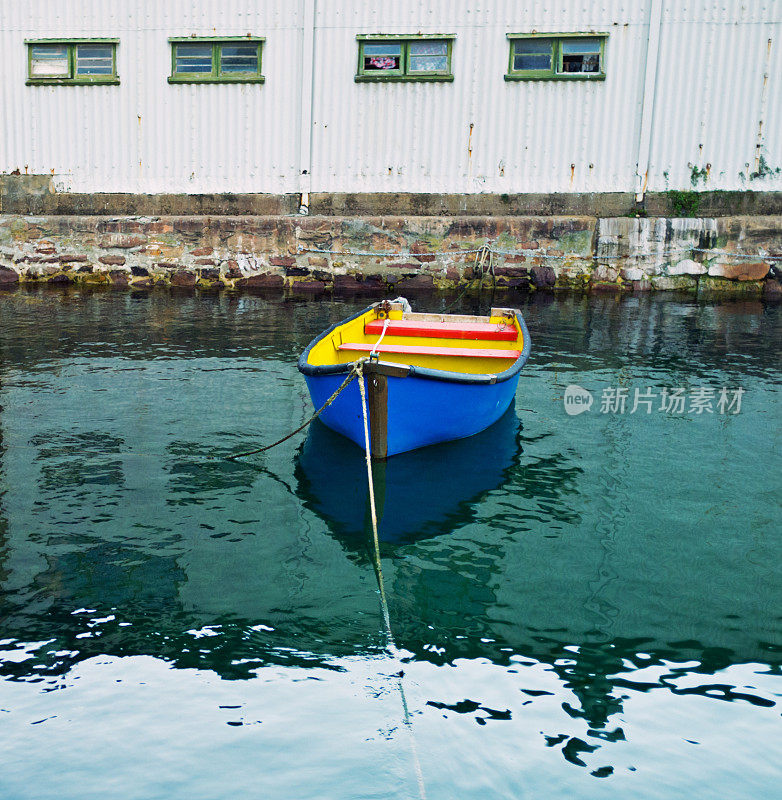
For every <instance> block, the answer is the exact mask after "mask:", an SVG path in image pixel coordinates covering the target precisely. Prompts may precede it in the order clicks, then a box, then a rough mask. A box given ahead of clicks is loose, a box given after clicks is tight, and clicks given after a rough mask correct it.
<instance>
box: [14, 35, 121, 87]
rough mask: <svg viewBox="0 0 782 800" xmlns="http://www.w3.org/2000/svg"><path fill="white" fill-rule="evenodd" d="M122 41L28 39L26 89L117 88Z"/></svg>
mask: <svg viewBox="0 0 782 800" xmlns="http://www.w3.org/2000/svg"><path fill="white" fill-rule="evenodd" d="M118 43H119V39H28V40H27V41H25V44H26V45H27V81H26V82H27V85H28V86H31V85H35V84H48V85H58V84H60V85H64V86H71V85H80V84H117V83H119V76H118V75H117V44H118Z"/></svg>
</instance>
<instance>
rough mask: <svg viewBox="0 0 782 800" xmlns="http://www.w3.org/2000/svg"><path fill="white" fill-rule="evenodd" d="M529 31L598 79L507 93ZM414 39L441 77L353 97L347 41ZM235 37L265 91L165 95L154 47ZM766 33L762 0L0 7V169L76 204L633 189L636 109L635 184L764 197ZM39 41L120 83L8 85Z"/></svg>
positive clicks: (372, 88)
mask: <svg viewBox="0 0 782 800" xmlns="http://www.w3.org/2000/svg"><path fill="white" fill-rule="evenodd" d="M313 7H314V10H315V13H314V14H308V13H307V11H308V9H309V10H310V11H311V10H312V8H313ZM655 8H658V9H659V12H660V14H661V18H660V20H659V23H658V26H659V31H660V47H659V55H658V57H657V59H656V60H655V63H651V64H649V69H654V70H656V81H655V84H654V91H653V96H652V97H647V98H644V97H643V92H644V82H645V76H646V69H647V63H646V60H647V59H646V55H647V41H648V37H649V30H650V15H651V14H653V13H655ZM309 19H314V25H315V31H314V36H313V34H312V31H310V30H305V28H306V27H307V25H308V24H309V23H308V22H307V20H309ZM652 22H653V23H654V20H652ZM531 31H538V32H543V31H551V32H560V33H566V32H574V31H599V32H606V33H608V34H609V37H608V43H607V46H606V71H607V77H606V80H605V81H600V82H590V81H572V82H569V81H542V82H535V81H523V82H506V81H505V80H504V79H503V75H504V74H505V72H506V70H507V62H508V41H507V38H506V34H507V33H509V32H531ZM419 32H421V33H426V32H429V33H453V34H454V35H455V36H456V40H455V43H454V50H453V62H452V67H453V73H454V76H455V79H454V81H453V83H389V84H382V83H356V82H354V80H353V76H354V74H355V71H356V62H357V44H356V35H357V34H361V33H419ZM246 33H251V34H253V35H257V36H265V37H266V43H265V45H264V50H263V74H264V75H265V77H266V82H265V83H264V84H238V85H224V84H212V85H209V84H207V85H170V84H168V83H167V81H166V78H167V76H168V74H169V72H170V47H169V44H168V37H170V36H182V35H190V34H198V35H212V36H215V35H226V36H230V35H242V34H246ZM780 34H782V0H766V1H764V0H756V2H753V3H746V2H741V0H722V2H718V0H661V1H660V0H658V2H657V3H656V4H655V0H635V1H632V2H631V0H602V2H597V3H595V2H589V1H588V0H546V2H542V0H529V2H525V3H520V2H518V0H432V2H429V3H426V4H421V3H420V2H416V1H415V0H397V2H396V3H388V4H382V5H381V4H374V3H366V2H362V1H361V0H286V2H283V0H266V2H264V3H258V2H257V0H168V1H167V2H165V3H161V2H159V0H135V2H132V3H128V2H125V1H124V0H59V2H57V3H54V2H49V0H28V2H25V3H20V2H16V0H0V65H1V66H0V113H1V114H2V122H1V125H2V136H0V171H3V172H10V171H12V170H14V169H20V170H21V171H22V172H25V171H27V172H30V173H50V174H53V175H54V176H55V179H56V183H57V185H58V186H60V187H61V188H62V189H64V190H70V191H82V192H90V191H114V192H188V193H201V192H210V193H211V192H274V193H277V192H296V191H299V190H301V189H311V190H313V191H353V192H381V191H394V192H402V191H404V192H497V193H512V192H568V191H573V192H585V191H593V192H605V191H633V190H634V189H636V188H637V187H638V186H639V185H643V180H642V179H641V178H639V176H638V174H637V171H640V172H641V173H642V174H643V173H644V172H645V168H646V162H645V158H646V156H645V155H644V154H643V153H641V166H640V167H638V166H637V165H638V161H639V139H640V137H641V125H642V122H641V120H642V109H643V107H644V104H646V109H647V115H648V119H649V123H650V129H649V138H650V141H651V144H650V147H649V154H648V161H649V163H648V167H649V173H648V184H647V185H648V188H649V189H650V190H662V189H666V188H687V189H689V188H699V189H715V188H719V189H742V188H757V189H766V190H768V189H782V174H779V173H776V172H774V170H775V169H776V168H777V167H779V166H782V136H780V131H782V108H781V106H782V86H780V83H781V82H782V41H780ZM54 36H61V37H64V38H67V37H76V36H115V37H119V38H120V40H121V41H120V45H119V47H118V51H117V52H118V69H119V75H120V79H121V84H120V85H119V86H106V87H96V86H69V87H65V86H26V85H25V78H26V68H27V61H26V52H25V47H24V44H23V42H24V39H25V38H39V37H54ZM309 41H314V42H315V47H314V59H313V65H314V69H313V70H312V73H313V74H312V75H310V74H309V70H308V69H306V68H305V67H304V66H303V65H304V64H306V61H305V59H303V47H304V46H305V42H309ZM769 42H770V44H769ZM764 76H765V77H764ZM310 81H311V82H312V83H311V85H310V84H309V82H310ZM647 86H648V84H647ZM310 88H311V89H312V103H311V107H310V105H309V103H308V98H309V89H310ZM310 117H311V122H310ZM310 142H311V143H310ZM761 155H762V156H763V160H762V164H764V165H765V166H766V170H765V171H766V172H768V173H769V174H766V175H764V176H756V177H754V178H752V177H751V176H752V175H753V174H755V173H757V172H758V171H759V170H758V163H759V161H758V159H759V157H760V156H761ZM302 168H306V169H307V171H308V175H307V176H306V177H305V178H303V179H302V176H301V174H300V173H301V171H302ZM760 171H761V172H762V171H764V170H760ZM693 178H694V179H695V184H694V185H693Z"/></svg>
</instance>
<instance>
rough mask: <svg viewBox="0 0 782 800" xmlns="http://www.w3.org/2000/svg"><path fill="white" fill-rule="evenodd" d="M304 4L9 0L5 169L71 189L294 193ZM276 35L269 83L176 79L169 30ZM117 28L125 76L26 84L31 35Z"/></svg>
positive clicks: (271, 39)
mask: <svg viewBox="0 0 782 800" xmlns="http://www.w3.org/2000/svg"><path fill="white" fill-rule="evenodd" d="M299 5H300V4H299V3H290V2H283V0H273V1H271V2H269V1H268V0H267V2H264V3H257V2H254V0H221V2H193V1H192V0H166V2H151V1H150V0H143V1H141V0H139V2H133V3H127V2H124V1H121V0H88V1H87V2H84V0H60V2H57V3H51V2H47V0H33V1H32V2H29V3H3V4H2V5H0V29H1V30H2V33H1V34H0V37H1V38H0V40H1V41H2V45H1V46H2V56H0V57H2V60H3V78H2V79H1V80H0V86H2V88H1V89H0V102H2V107H3V109H4V110H5V111H6V113H5V114H4V125H3V127H4V131H3V132H4V136H3V137H2V138H3V141H2V142H0V169H3V170H8V171H10V170H13V169H16V168H19V169H20V170H21V171H22V172H24V171H25V170H27V171H28V172H31V173H52V174H54V175H55V180H56V182H57V184H58V185H60V186H61V187H62V188H64V189H68V190H71V191H80V192H90V191H111V192H188V193H201V192H285V191H292V189H291V179H292V177H293V176H295V174H296V172H297V169H298V167H297V165H298V144H299V142H298V137H297V135H296V134H297V131H298V127H297V114H298V107H297V105H296V87H297V86H298V85H299V81H298V76H297V74H296V67H295V65H296V64H298V63H299V62H300V60H301V59H300V47H301V34H300V30H299V27H298V26H300V22H299V14H298V8H299ZM246 33H251V34H253V35H257V36H266V37H267V39H268V41H267V43H266V44H265V45H264V49H263V74H264V75H265V76H266V83H264V84H236V85H220V84H213V85H173V86H172V85H169V84H168V83H167V81H166V78H167V77H168V75H169V74H170V70H171V50H170V45H169V43H168V37H169V36H186V35H190V34H197V35H204V36H209V35H211V36H216V35H226V36H239V35H243V34H246ZM50 36H51V37H53V36H62V37H69V36H72V37H76V36H112V37H119V38H120V39H121V42H120V44H119V46H118V50H117V62H118V72H119V76H120V80H121V84H120V85H119V86H111V87H95V86H25V78H26V69H27V63H26V51H25V48H24V44H23V42H24V40H25V38H38V37H50Z"/></svg>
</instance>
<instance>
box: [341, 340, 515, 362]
mask: <svg viewBox="0 0 782 800" xmlns="http://www.w3.org/2000/svg"><path fill="white" fill-rule="evenodd" d="M339 349H340V350H358V351H359V352H363V353H370V352H372V351H373V350H375V351H377V352H378V353H401V354H403V355H410V356H457V357H458V358H518V357H519V356H520V355H521V351H520V350H482V349H478V348H472V347H429V346H426V345H414V344H379V345H376V346H374V347H373V346H372V345H371V344H359V343H358V342H344V343H343V344H341V345H339Z"/></svg>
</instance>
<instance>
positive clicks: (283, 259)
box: [269, 256, 302, 275]
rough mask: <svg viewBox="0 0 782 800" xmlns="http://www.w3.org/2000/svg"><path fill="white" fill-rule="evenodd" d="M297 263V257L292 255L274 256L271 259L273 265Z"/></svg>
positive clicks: (281, 265) (285, 265)
mask: <svg viewBox="0 0 782 800" xmlns="http://www.w3.org/2000/svg"><path fill="white" fill-rule="evenodd" d="M295 263H296V259H295V258H293V257H292V256H272V257H271V258H270V259H269V265H270V266H272V267H292V266H294V264H295ZM298 274H300V275H301V274H302V273H298Z"/></svg>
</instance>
